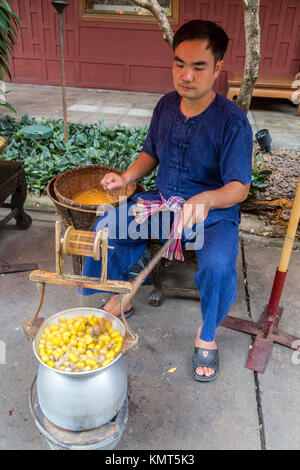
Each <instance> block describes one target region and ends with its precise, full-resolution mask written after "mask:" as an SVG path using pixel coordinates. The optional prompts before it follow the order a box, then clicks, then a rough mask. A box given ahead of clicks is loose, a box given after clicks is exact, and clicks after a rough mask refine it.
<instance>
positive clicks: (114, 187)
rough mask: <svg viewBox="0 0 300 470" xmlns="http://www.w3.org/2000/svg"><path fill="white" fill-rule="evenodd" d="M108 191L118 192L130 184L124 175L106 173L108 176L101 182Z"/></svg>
mask: <svg viewBox="0 0 300 470" xmlns="http://www.w3.org/2000/svg"><path fill="white" fill-rule="evenodd" d="M100 183H101V184H102V186H103V187H104V189H105V190H106V191H118V190H120V189H122V188H125V186H127V184H128V182H127V180H126V178H124V176H123V175H118V174H117V173H113V172H110V173H106V175H105V176H104V177H103V178H102V180H101V181H100Z"/></svg>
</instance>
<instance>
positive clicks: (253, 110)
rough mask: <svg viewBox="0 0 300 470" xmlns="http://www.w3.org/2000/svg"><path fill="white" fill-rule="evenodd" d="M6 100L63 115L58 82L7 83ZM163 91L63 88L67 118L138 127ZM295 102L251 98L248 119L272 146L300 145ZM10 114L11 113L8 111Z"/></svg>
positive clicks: (39, 114)
mask: <svg viewBox="0 0 300 470" xmlns="http://www.w3.org/2000/svg"><path fill="white" fill-rule="evenodd" d="M6 87H7V90H11V93H9V95H8V96H7V100H8V102H9V103H10V104H11V105H12V106H14V108H15V109H16V111H17V114H16V115H15V117H16V118H17V119H20V118H21V117H22V116H23V115H24V114H28V115H29V116H30V117H35V118H37V119H42V118H50V119H62V117H63V113H62V98H61V88H60V87H57V86H44V85H29V84H21V83H7V84H6ZM161 96H162V95H160V94H156V93H133V92H119V91H110V90H95V89H89V88H75V87H68V88H67V90H66V102H67V119H68V120H69V121H70V122H83V123H88V124H90V123H97V122H100V123H101V124H102V125H103V126H105V127H117V126H119V125H120V126H127V127H140V126H145V125H148V124H149V123H150V120H151V116H152V111H153V108H154V106H155V105H156V103H157V102H158V100H159V99H160V97H161ZM295 112H296V106H295V105H293V104H292V103H291V102H289V101H288V100H279V99H276V100H274V99H271V98H269V99H268V98H253V99H252V103H251V107H250V112H249V115H248V118H249V122H250V124H251V126H252V129H253V133H254V134H255V133H256V132H257V131H258V130H260V129H265V128H267V129H269V132H270V134H271V137H272V145H274V146H284V147H285V146H299V145H300V117H299V116H295V115H294V113H295ZM9 115H11V116H13V113H11V112H9Z"/></svg>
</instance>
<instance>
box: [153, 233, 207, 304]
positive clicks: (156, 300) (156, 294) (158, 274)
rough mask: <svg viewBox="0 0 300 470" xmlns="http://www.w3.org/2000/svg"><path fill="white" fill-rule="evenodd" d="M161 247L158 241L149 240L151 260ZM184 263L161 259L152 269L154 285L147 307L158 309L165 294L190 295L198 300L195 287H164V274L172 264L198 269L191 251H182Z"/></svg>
mask: <svg viewBox="0 0 300 470" xmlns="http://www.w3.org/2000/svg"><path fill="white" fill-rule="evenodd" d="M161 247H162V243H161V242H160V241H159V240H149V248H150V251H151V258H152V257H153V256H154V255H155V253H156V252H157V251H158V250H159V249H160V248H161ZM183 255H184V261H177V260H172V261H168V260H167V259H165V258H162V259H161V260H160V262H159V263H158V264H157V265H156V266H155V267H154V269H153V271H152V273H151V277H152V282H153V285H154V288H153V290H152V291H151V292H150V294H149V297H148V303H149V305H151V306H153V307H158V306H159V305H160V304H161V300H162V295H163V293H166V294H179V295H180V294H181V295H184V296H186V295H192V296H196V297H198V298H199V291H198V289H196V287H182V286H181V287H180V286H177V287H174V286H170V285H166V284H165V283H164V282H163V280H164V279H163V278H164V274H165V272H166V270H167V266H168V265H169V264H170V263H172V264H180V265H182V264H184V265H193V266H196V267H198V261H197V256H196V254H195V252H194V251H193V250H183Z"/></svg>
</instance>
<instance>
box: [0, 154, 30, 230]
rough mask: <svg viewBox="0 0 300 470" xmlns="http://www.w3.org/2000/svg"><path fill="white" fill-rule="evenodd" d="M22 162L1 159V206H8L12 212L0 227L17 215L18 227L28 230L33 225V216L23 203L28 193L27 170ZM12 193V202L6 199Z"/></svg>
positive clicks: (0, 222)
mask: <svg viewBox="0 0 300 470" xmlns="http://www.w3.org/2000/svg"><path fill="white" fill-rule="evenodd" d="M22 165H23V163H22V162H15V161H5V160H2V161H0V207H7V208H9V209H11V212H10V213H9V214H8V215H7V216H6V217H5V218H4V219H3V220H2V221H0V227H1V226H2V225H4V224H6V223H7V222H8V221H9V220H10V219H12V218H13V217H15V219H16V223H17V227H18V229H20V230H27V229H28V228H29V227H30V225H31V222H32V220H31V217H30V216H29V215H28V214H26V213H25V212H24V209H23V205H24V202H25V199H26V194H27V185H26V179H25V172H24V170H23V168H22ZM10 195H11V202H10V203H5V202H4V201H5V200H6V199H7V198H8V197H9V196H10Z"/></svg>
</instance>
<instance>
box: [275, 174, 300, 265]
mask: <svg viewBox="0 0 300 470" xmlns="http://www.w3.org/2000/svg"><path fill="white" fill-rule="evenodd" d="M299 219H300V181H299V183H298V187H297V192H296V195H295V199H294V202H293V207H292V212H291V217H290V220H289V224H288V228H287V232H286V235H285V239H284V243H283V248H282V252H281V257H280V261H279V265H278V271H280V272H286V271H287V269H288V265H289V261H290V257H291V252H292V249H293V244H294V239H295V236H296V232H297V227H298V224H299Z"/></svg>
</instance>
